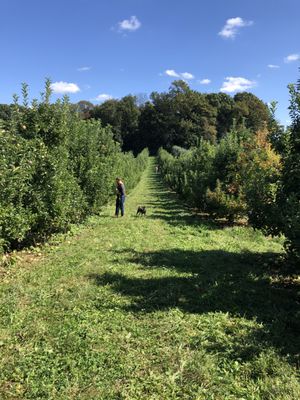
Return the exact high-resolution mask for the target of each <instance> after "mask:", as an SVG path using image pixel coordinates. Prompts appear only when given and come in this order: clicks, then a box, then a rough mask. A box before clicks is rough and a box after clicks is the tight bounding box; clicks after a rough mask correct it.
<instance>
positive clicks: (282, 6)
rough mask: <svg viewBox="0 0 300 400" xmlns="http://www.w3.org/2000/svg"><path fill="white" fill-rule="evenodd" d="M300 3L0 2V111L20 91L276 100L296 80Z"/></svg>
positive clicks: (97, 98)
mask: <svg viewBox="0 0 300 400" xmlns="http://www.w3.org/2000/svg"><path fill="white" fill-rule="evenodd" d="M299 18H300V0H185V1H182V0H172V1H171V0H109V1H107V0H51V1H50V0H0V44H1V45H0V57H1V59H0V103H10V102H11V101H12V95H13V94H14V93H17V94H19V93H20V92H21V82H26V83H28V84H29V87H30V96H31V98H38V97H39V96H40V92H42V91H43V86H44V81H45V78H46V77H49V78H50V79H51V81H52V89H53V92H54V93H53V100H56V99H57V98H58V97H61V96H63V95H64V94H68V95H69V97H70V101H71V102H77V101H79V100H88V101H91V102H93V103H94V104H100V103H101V102H103V101H104V100H106V99H109V98H121V97H123V96H125V95H127V94H134V95H139V94H147V95H149V94H150V93H151V92H153V91H159V92H162V91H167V90H168V88H169V87H170V85H171V83H172V81H174V80H175V79H184V80H186V81H187V82H188V84H189V85H190V87H191V88H192V89H194V90H198V91H200V92H204V93H211V92H220V91H221V92H224V93H228V94H230V95H232V96H234V94H235V93H237V92H239V91H249V92H252V93H253V94H255V95H256V96H258V97H259V98H261V99H262V100H263V101H264V102H266V103H269V102H270V101H272V100H276V101H278V109H277V118H278V119H279V121H280V122H281V123H282V124H284V125H286V124H288V123H289V113H288V106H289V93H288V89H287V85H288V84H289V83H295V82H296V81H297V79H298V78H299V77H300V72H299V66H300V40H299V39H300V23H299Z"/></svg>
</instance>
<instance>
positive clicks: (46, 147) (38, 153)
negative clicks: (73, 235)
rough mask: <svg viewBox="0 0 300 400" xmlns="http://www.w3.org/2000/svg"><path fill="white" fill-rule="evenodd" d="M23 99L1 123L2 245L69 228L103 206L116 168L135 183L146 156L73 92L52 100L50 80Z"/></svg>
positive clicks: (10, 245) (128, 182) (128, 181)
mask: <svg viewBox="0 0 300 400" xmlns="http://www.w3.org/2000/svg"><path fill="white" fill-rule="evenodd" d="M22 95H23V105H22V106H20V105H19V104H18V99H17V96H15V104H14V106H13V108H12V116H11V119H10V120H9V121H8V124H6V127H5V129H4V125H3V124H2V126H1V128H0V139H1V148H0V154H1V157H0V248H2V249H3V248H5V249H12V248H16V247H19V246H21V245H24V244H31V243H33V242H35V241H37V240H43V239H45V238H47V237H48V236H49V235H50V234H52V233H53V232H59V231H66V230H67V229H68V228H69V227H70V224H73V223H78V222H80V221H82V220H83V219H84V218H85V217H86V216H87V215H88V214H90V213H95V212H99V210H100V209H101V207H102V206H103V205H104V204H105V203H107V201H108V200H109V198H110V197H111V195H112V194H113V190H112V185H113V184H114V180H115V177H116V176H117V175H120V176H123V177H124V180H125V181H126V186H127V188H128V189H129V190H130V189H131V188H132V187H134V186H135V184H136V183H137V182H138V180H139V178H140V176H141V173H142V171H143V169H144V168H145V166H146V164H147V157H148V155H147V151H144V152H143V153H142V154H141V155H139V156H138V157H137V158H135V157H134V156H133V155H132V154H131V153H130V154H126V153H125V154H124V153H122V152H121V151H120V147H119V144H117V143H116V142H115V141H114V140H113V134H112V131H111V129H110V128H109V127H106V128H104V127H103V126H102V125H101V123H100V122H99V121H95V120H82V119H80V117H79V116H78V114H77V113H76V112H74V111H72V107H70V105H69V103H68V99H67V98H64V99H63V100H62V101H61V100H58V101H57V102H56V103H54V104H51V103H50V96H51V83H50V81H49V80H47V81H46V86H45V92H44V93H43V95H42V100H41V101H37V100H33V102H32V104H31V106H30V107H29V101H28V86H27V85H26V84H23V86H22Z"/></svg>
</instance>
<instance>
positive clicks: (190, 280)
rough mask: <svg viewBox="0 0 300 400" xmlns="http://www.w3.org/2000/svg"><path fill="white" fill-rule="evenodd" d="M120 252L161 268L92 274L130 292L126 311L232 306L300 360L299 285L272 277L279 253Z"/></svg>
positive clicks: (232, 311) (144, 265)
mask: <svg viewBox="0 0 300 400" xmlns="http://www.w3.org/2000/svg"><path fill="white" fill-rule="evenodd" d="M121 253H123V257H122V260H123V261H125V262H130V263H133V264H138V265H139V266H142V269H159V274H157V275H158V276H157V277H153V278H148V275H147V276H145V277H130V276H125V275H122V274H113V273H105V274H103V275H98V274H92V275H89V278H90V279H92V280H94V282H95V283H96V284H97V285H99V286H105V285H109V287H110V289H111V290H112V291H114V292H116V293H118V294H121V295H124V296H126V297H130V300H131V304H130V305H129V306H124V309H125V310H126V311H131V312H138V313H139V312H142V313H148V312H153V311H157V310H161V311H163V310H169V309H172V308H179V309H181V310H182V311H184V312H188V313H199V314H201V313H208V312H229V313H230V314H232V315H238V316H242V317H245V318H248V319H256V320H257V321H258V322H262V323H263V324H264V330H263V332H264V333H263V335H262V333H261V332H260V333H259V335H260V336H261V335H262V336H261V337H260V341H267V342H269V343H271V345H272V346H275V347H277V348H279V349H280V351H281V352H282V354H284V355H289V356H290V358H291V360H292V362H293V363H297V362H299V354H298V353H299V348H300V342H299V335H300V322H299V316H300V312H299V286H297V285H295V284H293V283H292V281H288V280H287V279H284V277H281V280H278V283H274V282H273V283H272V282H271V272H268V271H267V268H266V266H265V265H264V264H265V263H268V262H269V261H270V260H272V259H273V257H274V256H275V254H273V253H264V254H256V253H249V252H245V253H241V254H237V253H230V252H226V251H221V250H213V251H190V250H181V249H171V250H165V251H164V250H163V251H157V252H148V253H138V252H135V253H133V252H132V250H130V249H128V250H125V251H123V252H121ZM135 268H136V265H135ZM164 270H166V273H165V274H164ZM178 272H179V273H185V275H186V276H180V275H178ZM167 273H169V275H168V276H166V275H167ZM164 275H165V276H164ZM297 292H298V293H297ZM242 350H243V349H242V348H241V351H242ZM252 353H253V352H252ZM252 353H251V354H252Z"/></svg>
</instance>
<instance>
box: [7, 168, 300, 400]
mask: <svg viewBox="0 0 300 400" xmlns="http://www.w3.org/2000/svg"><path fill="white" fill-rule="evenodd" d="M139 204H142V205H146V206H147V217H146V218H144V217H136V216H135V210H136V207H137V205H139ZM113 212H114V210H113V206H110V207H107V208H106V209H105V210H104V211H103V215H102V216H100V217H97V218H96V217H94V218H93V219H92V220H91V221H90V223H89V225H88V226H87V227H83V228H82V230H81V231H80V232H79V234H78V235H76V236H74V237H71V238H69V239H67V240H65V241H64V242H63V243H62V244H60V245H59V246H57V247H55V248H54V249H53V250H52V251H50V252H45V253H44V254H43V255H42V256H41V257H40V258H39V260H38V261H27V262H26V260H24V261H23V263H21V264H20V263H19V264H18V265H16V266H14V267H12V268H11V269H10V271H9V273H7V274H5V275H4V276H3V277H2V281H1V285H0V296H1V298H0V318H1V320H0V322H1V324H0V352H1V359H0V398H1V399H3V400H4V399H5V400H6V399H22V400H23V399H53V400H54V399H55V400H60V399H76V400H77V399H99V400H117V399H128V400H143V399H145V400H154V399H156V400H169V399H178V400H179V399H180V400H185V399H186V400H187V399H189V400H202V399H203V400H229V399H239V400H242V399H245V400H256V399H257V400H259V399H266V400H269V399H274V400H275V399H276V400H281V399H282V400H289V399H295V400H296V399H299V398H300V384H299V379H298V378H299V376H297V369H296V367H297V364H298V363H299V354H298V353H299V309H297V307H298V306H299V302H298V303H297V287H295V285H291V284H289V282H288V280H287V279H286V278H284V277H277V276H275V275H274V274H273V275H271V273H270V272H268V271H269V268H268V266H267V265H268V264H269V263H270V260H272V257H273V256H274V254H276V253H278V252H280V251H281V242H280V241H279V240H270V239H266V238H264V237H263V236H262V235H261V234H260V233H258V232H254V231H253V230H252V229H250V228H244V227H224V226H218V225H216V224H213V223H211V222H209V221H205V220H204V219H201V218H200V217H197V216H194V215H193V214H192V213H190V212H189V211H188V210H187V209H185V208H184V207H183V206H182V205H181V204H180V203H179V202H178V200H177V199H176V197H175V196H173V194H171V193H170V192H168V191H167V190H166V189H165V187H164V186H163V184H162V183H161V182H160V180H159V177H158V176H157V175H156V174H154V166H153V160H151V162H150V165H149V168H148V170H147V171H146V172H145V174H144V179H143V180H142V181H141V182H140V184H139V185H138V186H137V187H136V189H135V190H134V191H133V192H132V193H131V194H130V195H129V196H128V198H127V200H126V216H125V217H124V218H118V219H116V218H112V215H113ZM298 291H299V287H298ZM298 300H299V299H298ZM297 312H298V314H297Z"/></svg>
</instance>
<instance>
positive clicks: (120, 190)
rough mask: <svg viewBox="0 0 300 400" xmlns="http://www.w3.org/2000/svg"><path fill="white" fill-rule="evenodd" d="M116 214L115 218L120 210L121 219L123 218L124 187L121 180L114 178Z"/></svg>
mask: <svg viewBox="0 0 300 400" xmlns="http://www.w3.org/2000/svg"><path fill="white" fill-rule="evenodd" d="M116 184H117V186H116V193H117V198H116V212H115V216H116V217H118V216H119V211H120V210H121V217H123V216H124V203H125V185H124V183H123V181H122V179H121V178H116Z"/></svg>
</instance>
